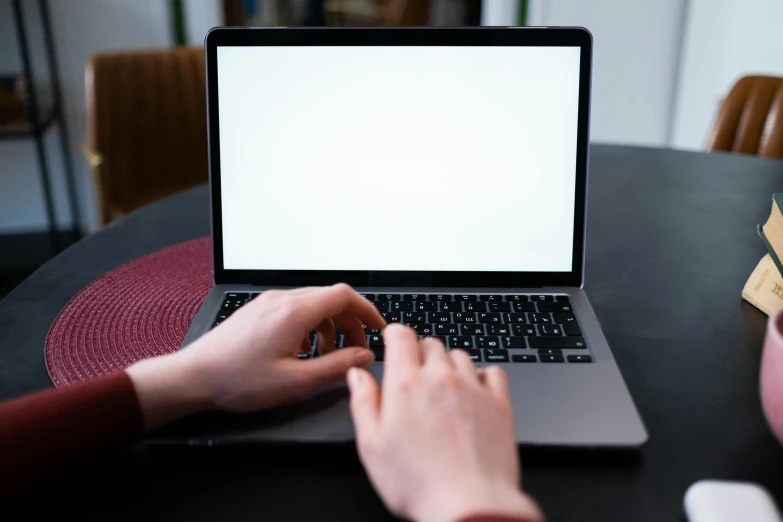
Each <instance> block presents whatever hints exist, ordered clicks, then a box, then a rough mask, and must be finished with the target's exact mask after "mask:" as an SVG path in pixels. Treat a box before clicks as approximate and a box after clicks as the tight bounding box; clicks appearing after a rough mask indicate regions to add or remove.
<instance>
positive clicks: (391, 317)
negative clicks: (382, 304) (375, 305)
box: [381, 312, 402, 323]
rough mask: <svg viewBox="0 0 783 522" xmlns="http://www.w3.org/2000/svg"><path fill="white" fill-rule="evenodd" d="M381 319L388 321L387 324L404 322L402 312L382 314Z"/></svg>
mask: <svg viewBox="0 0 783 522" xmlns="http://www.w3.org/2000/svg"><path fill="white" fill-rule="evenodd" d="M381 317H383V318H384V319H386V322H387V323H399V322H401V321H402V315H401V314H400V312H381Z"/></svg>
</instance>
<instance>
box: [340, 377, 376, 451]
mask: <svg viewBox="0 0 783 522" xmlns="http://www.w3.org/2000/svg"><path fill="white" fill-rule="evenodd" d="M346 380H347V381H348V390H349V391H350V392H351V417H352V418H353V426H354V429H355V430H356V445H357V447H358V448H360V450H359V451H360V452H361V448H365V447H366V445H367V442H369V441H375V440H377V436H376V433H377V430H378V423H379V421H380V417H381V391H380V390H379V389H378V383H376V382H375V379H374V378H373V377H372V375H370V374H369V372H367V371H366V370H361V369H359V368H351V369H350V370H348V375H347V376H346Z"/></svg>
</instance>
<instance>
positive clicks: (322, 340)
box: [315, 317, 335, 355]
mask: <svg viewBox="0 0 783 522" xmlns="http://www.w3.org/2000/svg"><path fill="white" fill-rule="evenodd" d="M315 331H316V332H318V344H317V347H318V353H319V354H320V355H326V354H327V353H329V352H333V351H334V336H335V328H334V322H332V320H331V319H329V318H328V317H327V318H326V319H322V320H321V322H320V323H318V326H316V327H315Z"/></svg>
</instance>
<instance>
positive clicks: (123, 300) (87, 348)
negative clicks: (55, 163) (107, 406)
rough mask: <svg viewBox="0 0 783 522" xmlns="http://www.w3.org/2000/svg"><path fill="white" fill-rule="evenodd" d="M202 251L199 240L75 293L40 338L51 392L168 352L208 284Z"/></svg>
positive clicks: (203, 241)
mask: <svg viewBox="0 0 783 522" xmlns="http://www.w3.org/2000/svg"><path fill="white" fill-rule="evenodd" d="M209 245H210V242H209V238H208V237H205V238H199V239H194V240H192V241H186V242H184V243H179V244H177V245H174V246H171V247H168V248H164V249H163V250H158V251H157V252H153V253H151V254H147V255H146V256H143V257H140V258H138V259H134V260H133V261H130V262H128V263H125V264H124V265H121V266H119V267H117V268H115V269H114V270H112V271H110V272H107V273H105V274H103V275H102V276H101V277H99V278H98V279H96V280H95V281H93V282H92V283H90V284H89V285H87V286H86V287H85V288H83V289H82V290H81V291H80V292H79V293H78V294H76V295H75V296H74V297H73V299H71V300H70V301H69V302H68V304H67V305H65V308H63V309H62V311H60V313H59V314H58V315H57V318H56V319H55V320H54V323H52V326H51V328H50V329H49V333H48V335H47V336H46V345H45V348H44V355H45V359H46V370H47V371H48V372H49V376H50V377H51V378H52V381H53V382H54V384H55V386H62V385H64V384H68V383H71V382H74V381H82V380H85V379H90V378H92V377H96V376H98V375H104V374H106V373H110V372H112V371H114V370H119V369H121V368H126V367H128V366H130V365H131V364H133V363H135V362H136V361H139V360H141V359H146V358H148V357H154V356H157V355H163V354H166V353H171V352H173V351H175V350H176V349H177V347H178V346H179V345H180V343H181V342H182V339H183V338H184V337H185V333H186V332H187V331H188V327H189V326H190V322H191V321H192V320H193V317H194V316H195V315H196V312H197V311H198V308H199V306H200V305H201V302H202V301H203V300H204V296H206V295H207V292H208V291H209V289H210V287H211V285H212V280H211V279H212V278H211V266H212V265H211V261H210V253H209V250H210V247H209Z"/></svg>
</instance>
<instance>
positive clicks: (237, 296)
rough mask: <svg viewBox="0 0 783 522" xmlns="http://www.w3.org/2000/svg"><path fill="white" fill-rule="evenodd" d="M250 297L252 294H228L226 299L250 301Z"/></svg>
mask: <svg viewBox="0 0 783 522" xmlns="http://www.w3.org/2000/svg"><path fill="white" fill-rule="evenodd" d="M249 297H250V294H248V293H247V292H228V293H227V294H226V299H248V298H249Z"/></svg>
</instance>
